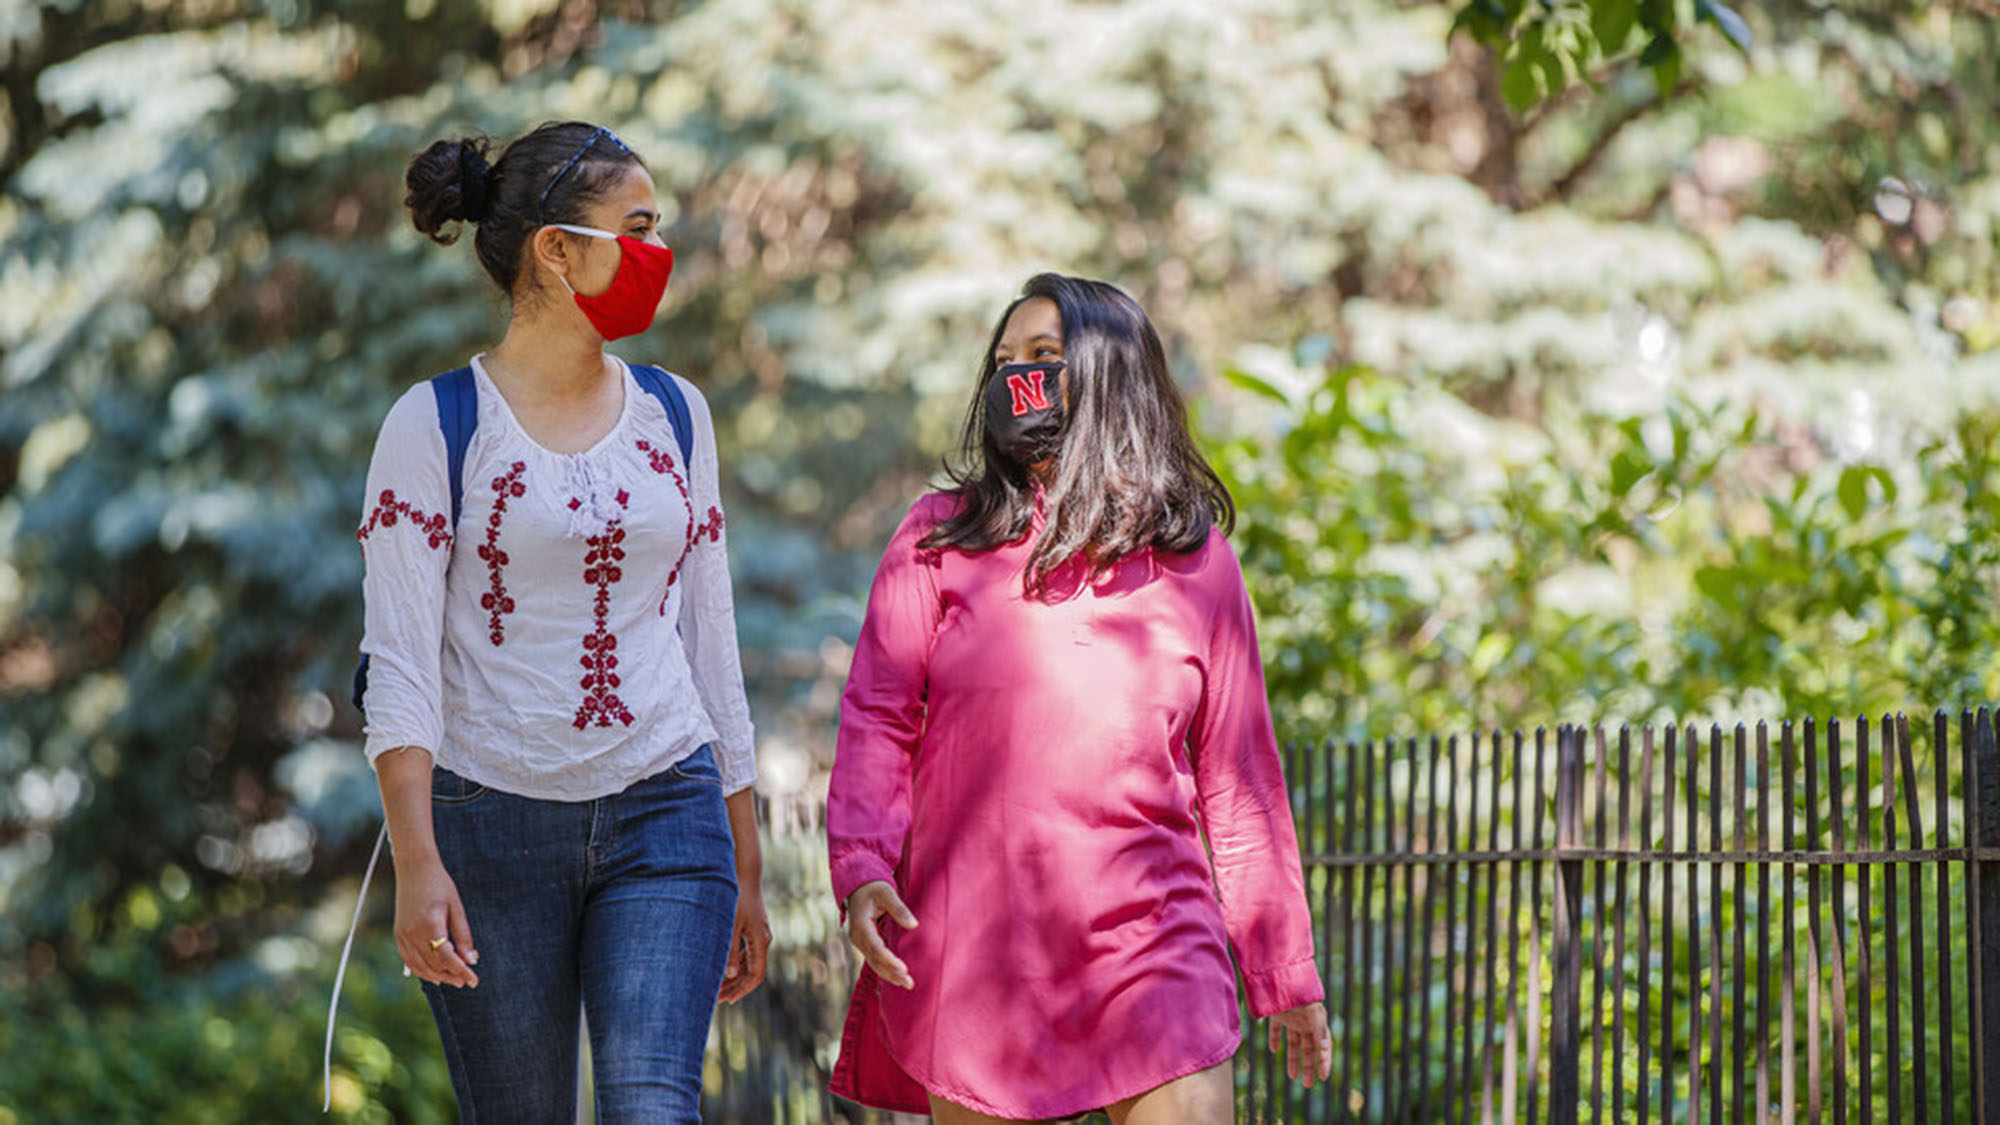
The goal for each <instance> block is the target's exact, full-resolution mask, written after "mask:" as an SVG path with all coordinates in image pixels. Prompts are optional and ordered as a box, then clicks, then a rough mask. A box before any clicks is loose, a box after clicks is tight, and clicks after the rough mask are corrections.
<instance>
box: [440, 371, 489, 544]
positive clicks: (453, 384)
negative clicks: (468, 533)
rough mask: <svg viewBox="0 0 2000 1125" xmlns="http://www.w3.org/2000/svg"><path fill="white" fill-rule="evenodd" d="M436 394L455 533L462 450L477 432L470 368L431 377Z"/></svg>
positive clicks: (462, 500)
mask: <svg viewBox="0 0 2000 1125" xmlns="http://www.w3.org/2000/svg"><path fill="white" fill-rule="evenodd" d="M431 391H432V392H433V393H435V394H436V395H437V406H438V428H439V429H441V430H443V431H444V458H445V462H444V463H445V469H446V472H447V473H448V475H449V476H450V478H451V530H452V533H453V534H454V535H456V534H457V533H458V513H459V510H460V509H461V508H463V507H464V506H465V450H466V447H467V446H470V445H471V444H472V434H473V432H474V431H475V430H477V429H479V387H478V385H477V384H476V383H474V382H473V381H472V368H470V367H458V368H453V369H452V370H450V371H447V372H445V373H444V374H442V375H436V376H433V377H432V378H431Z"/></svg>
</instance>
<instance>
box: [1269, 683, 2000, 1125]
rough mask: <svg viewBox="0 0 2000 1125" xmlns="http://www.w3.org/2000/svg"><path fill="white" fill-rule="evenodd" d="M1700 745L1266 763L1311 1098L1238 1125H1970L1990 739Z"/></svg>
mask: <svg viewBox="0 0 2000 1125" xmlns="http://www.w3.org/2000/svg"><path fill="white" fill-rule="evenodd" d="M1702 733H1703V732H1702V731H1701V730H1700V729H1699V728H1697V727H1694V726H1687V727H1685V728H1682V727H1666V728H1664V729H1661V730H1655V729H1653V728H1651V727H1647V728H1642V729H1640V730H1638V731H1633V730H1630V729H1621V730H1619V731H1617V732H1616V733H1615V734H1612V735H1607V732H1605V731H1604V730H1603V729H1602V728H1595V729H1584V728H1577V727H1564V728H1562V729H1560V730H1558V731H1556V732H1555V733H1554V736H1553V738H1550V737H1549V736H1548V735H1547V734H1546V733H1545V732H1543V731H1537V732H1535V734H1534V735H1533V736H1532V737H1530V736H1525V735H1523V734H1522V733H1520V732H1515V733H1513V734H1512V735H1511V736H1508V735H1504V734H1502V733H1500V732H1494V733H1492V734H1488V735H1484V736H1483V737H1482V736H1479V735H1475V736H1472V737H1470V738H1467V739H1462V740H1461V739H1457V738H1453V739H1449V740H1442V741H1440V740H1438V739H1428V740H1422V741H1417V740H1411V741H1406V742H1401V743H1370V744H1366V745H1345V746H1333V745H1322V746H1316V747H1294V748H1292V749H1291V750H1290V751H1289V752H1288V757H1289V762H1288V765H1289V769H1290V774H1289V776H1290V778H1291V781H1292V785H1293V791H1294V799H1295V814H1296V816H1297V818H1298V822H1299V832H1300V838H1301V840H1302V841H1303V844H1304V851H1305V853H1306V868H1307V879H1308V888H1309V891H1310V893H1311V894H1312V896H1313V900H1314V912H1315V917H1316V924H1317V925H1318V926H1319V927H1320V930H1319V935H1320V936H1319V948H1320V955H1321V958H1322V971H1323V973H1324V975H1325V979H1326V981H1327V986H1328V987H1327V995H1328V1007H1329V1010H1330V1016H1331V1019H1332V1023H1333V1028H1334V1035H1335V1044H1336V1053H1335V1061H1334V1075H1333V1081H1332V1082H1331V1083H1329V1084H1327V1085H1326V1086H1323V1087H1321V1088H1318V1089H1315V1090H1313V1091H1310V1092H1307V1091H1304V1090H1302V1089H1301V1088H1299V1087H1298V1086H1296V1085H1295V1084H1292V1083H1290V1082H1288V1081H1287V1080H1286V1079H1285V1078H1284V1075H1283V1071H1282V1066H1281V1064H1280V1063H1279V1062H1278V1061H1277V1060H1276V1059H1273V1058H1272V1057H1271V1056H1270V1055H1269V1054H1268V1053H1266V1052H1264V1051H1262V1050H1261V1049H1259V1048H1260V1045H1261V1043H1262V1041H1263V1039H1264V1027H1263V1026H1262V1025H1261V1024H1259V1025H1258V1026H1256V1027H1255V1028H1253V1029H1252V1033H1251V1035H1250V1036H1249V1037H1248V1039H1247V1040H1246V1046H1245V1051H1244V1053H1243V1054H1242V1055H1240V1056H1239V1058H1238V1061H1237V1069H1238V1079H1239V1089H1240V1090H1241V1091H1242V1092H1243V1099H1244V1101H1243V1113H1242V1115H1241V1116H1242V1117H1243V1118H1244V1119H1246V1120H1252V1121H1259V1122H1263V1121H1286V1122H1346V1121H1369V1122H1376V1121H1412V1122H1481V1123H1485V1122H1496V1121H1497V1122H1514V1121H1535V1122H1539V1121H1544V1120H1546V1121H1550V1122H1563V1123H1567V1122H1579V1121H1584V1120H1588V1121H1590V1122H1593V1123H1595V1122H1620V1123H1623V1122H1629V1121H1638V1122H1649V1121H1660V1122H1668V1121H1675V1122H1679V1121H1687V1122H1701V1121H1729V1122H1749V1121H1781V1122H1795V1121H1796V1122H1809V1123H1814V1125H1818V1123H1821V1122H1827V1123H1832V1125H1846V1123H1848V1122H1857V1123H1861V1125H1868V1123H1872V1122H1875V1121H1886V1122H1898V1121H1913V1122H1916V1121H1926V1122H1927V1121H1949V1122H1961V1121H1980V1122H2000V1042H1996V1041H1995V1038H1994V1037H1995V1036H2000V748H1996V743H1995V738H1994V729H1993V720H1992V716H1991V714H1990V713H1989V712H1988V711H1987V710H1985V709H1981V710H1980V711H1979V712H1978V713H1977V715H1974V714H1973V713H1971V712H1966V713H1964V714H1962V715H1961V716H1959V717H1958V719H1957V721H1956V722H1955V723H1954V722H1953V721H1952V719H1951V718H1950V717H1949V716H1948V715H1946V714H1945V713H1944V712H1939V713H1937V714H1936V715H1935V716H1934V717H1933V719H1932V721H1931V723H1930V724H1929V728H1928V729H1925V726H1924V724H1922V723H1921V722H1920V723H1919V724H1918V725H1917V727H1916V728H1915V729H1914V731H1913V729H1912V727H1911V725H1910V723H1909V721H1908V718H1907V717H1906V716H1904V715H1901V714H1898V715H1894V716H1884V717H1883V718H1881V719H1880V720H1878V721H1875V722H1873V723H1871V722H1870V721H1869V720H1868V719H1867V718H1865V717H1864V718H1862V719H1860V720H1858V721H1856V722H1854V723H1852V724H1848V725H1843V724H1842V723H1840V722H1838V721H1834V722H1829V723H1826V724H1825V725H1824V726H1819V725H1816V724H1815V723H1813V722H1812V721H1810V720H1808V721H1806V722H1804V723H1801V724H1798V725H1796V726H1794V724H1792V723H1789V722H1787V723H1785V724H1783V725H1782V726H1780V727H1779V728H1778V729H1777V730H1776V731H1772V730H1771V729H1769V728H1768V727H1767V726H1766V725H1765V724H1762V723H1759V724H1758V725H1757V727H1756V728H1755V729H1754V731H1752V730H1746V729H1745V728H1744V727H1742V726H1738V727H1736V728H1735V729H1734V730H1733V731H1730V732H1727V733H1725V732H1724V731H1723V730H1722V729H1721V728H1720V727H1709V728H1708V729H1707V732H1706V734H1707V737H1706V739H1705V740H1704V739H1703V738H1702ZM1989 1028H1991V1029H1993V1034H1992V1035H1989V1034H1988V1033H1987V1031H1986V1029H1989Z"/></svg>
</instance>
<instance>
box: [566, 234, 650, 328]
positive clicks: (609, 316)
mask: <svg viewBox="0 0 2000 1125" xmlns="http://www.w3.org/2000/svg"><path fill="white" fill-rule="evenodd" d="M549 225H550V226H552V227H554V228H556V229H557V230H566V231H568V232H569V233H571V234H581V235H584V236H586V237H589V238H609V239H612V240H614V241H616V242H617V243H618V252H619V255H620V256H619V259H618V270H617V272H616V273H613V274H612V275H611V284H610V285H609V286H606V287H605V290H604V292H602V293H599V294H598V295H597V296H595V297H586V296H584V295H583V294H581V293H578V292H577V291H576V290H574V289H570V284H569V279H568V278H566V277H565V278H562V279H561V280H562V283H563V288H565V289H569V294H570V296H571V297H572V298H574V299H575V300H576V307H577V308H580V309H582V310H583V315H584V316H585V317H587V318H589V320H590V326H591V327H592V328H595V329H597V334H598V335H600V336H602V337H604V338H605V339H606V340H621V339H624V338H625V337H627V336H636V335H638V334H639V333H641V332H644V331H645V330H646V329H647V328H649V327H651V326H652V323H653V314H654V313H656V312H658V311H660V298H661V297H662V296H664V295H665V294H666V292H667V278H668V277H669V276H670V275H671V274H672V273H673V272H674V252H673V251H672V250H670V249H668V248H667V247H665V246H655V245H653V244H652V243H650V242H641V241H639V240H638V239H636V238H619V237H618V236H617V235H615V234H613V233H611V232H610V231H608V230H598V229H597V228H595V227H575V226H571V225H569V224H568V223H550V224H549Z"/></svg>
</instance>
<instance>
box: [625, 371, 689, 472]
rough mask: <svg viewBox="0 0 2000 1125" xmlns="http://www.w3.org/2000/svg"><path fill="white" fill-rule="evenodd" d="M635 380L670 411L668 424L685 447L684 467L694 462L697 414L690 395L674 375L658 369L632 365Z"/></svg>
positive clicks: (682, 460)
mask: <svg viewBox="0 0 2000 1125" xmlns="http://www.w3.org/2000/svg"><path fill="white" fill-rule="evenodd" d="M632 378H634V379H637V380H638V381H639V389H640V390H643V391H645V392H646V393H647V394H649V395H652V396H653V397H654V398H656V399H659V400H660V405H661V406H664V407H666V408H667V421H669V422H671V423H673V427H674V440H675V441H676V442H677V443H679V445H680V447H681V464H682V465H683V466H688V465H692V464H693V462H694V415H693V414H692V413H690V412H689V410H688V403H687V395H686V393H685V392H683V391H682V390H681V385H680V383H679V382H678V381H677V380H675V378H674V377H673V376H672V375H669V374H667V373H666V372H665V371H662V370H661V369H659V368H657V367H644V366H641V365H639V364H633V365H632Z"/></svg>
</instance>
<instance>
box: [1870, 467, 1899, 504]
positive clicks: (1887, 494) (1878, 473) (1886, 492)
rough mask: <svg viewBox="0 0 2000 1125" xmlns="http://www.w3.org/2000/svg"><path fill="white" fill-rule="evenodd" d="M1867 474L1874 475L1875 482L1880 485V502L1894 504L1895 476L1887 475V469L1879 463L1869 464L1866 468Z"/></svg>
mask: <svg viewBox="0 0 2000 1125" xmlns="http://www.w3.org/2000/svg"><path fill="white" fill-rule="evenodd" d="M1868 475H1869V476H1871V477H1874V478H1875V483H1877V484H1879V485H1881V486H1882V502H1883V503H1884V504H1894V503H1895V502H1896V478H1895V477H1893V476H1890V475H1889V470H1887V469H1885V468H1883V467H1881V466H1880V465H1871V466H1869V468H1868Z"/></svg>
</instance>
